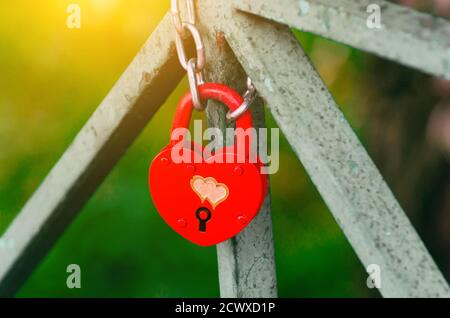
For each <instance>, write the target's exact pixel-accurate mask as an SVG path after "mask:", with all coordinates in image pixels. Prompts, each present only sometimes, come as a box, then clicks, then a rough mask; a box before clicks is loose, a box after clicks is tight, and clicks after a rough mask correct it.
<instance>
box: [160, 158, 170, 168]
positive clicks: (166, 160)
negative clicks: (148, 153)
mask: <svg viewBox="0 0 450 318" xmlns="http://www.w3.org/2000/svg"><path fill="white" fill-rule="evenodd" d="M160 161H161V163H162V164H163V165H165V166H167V165H168V164H169V159H167V158H166V157H162V158H161V159H160Z"/></svg>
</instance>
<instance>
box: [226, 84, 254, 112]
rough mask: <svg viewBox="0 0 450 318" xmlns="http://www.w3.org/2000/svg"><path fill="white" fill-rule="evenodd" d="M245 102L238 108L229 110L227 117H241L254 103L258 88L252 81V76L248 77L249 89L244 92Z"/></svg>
mask: <svg viewBox="0 0 450 318" xmlns="http://www.w3.org/2000/svg"><path fill="white" fill-rule="evenodd" d="M243 97H244V102H243V103H242V104H241V106H239V107H238V108H237V109H236V110H234V111H233V112H232V111H228V113H227V119H228V120H236V119H238V118H239V117H241V116H242V115H243V114H244V113H245V112H246V111H247V110H248V109H249V108H250V106H251V105H252V103H253V102H254V101H255V98H256V88H255V86H254V85H253V83H252V80H251V79H250V77H247V90H246V92H245V93H244V96H243Z"/></svg>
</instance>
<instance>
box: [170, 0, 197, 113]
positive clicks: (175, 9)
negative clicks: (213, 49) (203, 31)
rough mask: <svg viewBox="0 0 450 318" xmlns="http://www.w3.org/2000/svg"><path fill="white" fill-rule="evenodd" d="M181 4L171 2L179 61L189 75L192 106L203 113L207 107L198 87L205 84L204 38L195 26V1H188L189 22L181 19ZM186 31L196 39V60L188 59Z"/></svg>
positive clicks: (177, 1)
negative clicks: (185, 41) (203, 102)
mask: <svg viewBox="0 0 450 318" xmlns="http://www.w3.org/2000/svg"><path fill="white" fill-rule="evenodd" d="M179 2H180V1H179V0H172V2H171V13H172V20H173V25H174V26H175V29H176V31H177V32H176V35H175V44H176V47H177V53H178V59H179V60H180V64H181V66H182V67H183V68H184V69H185V70H186V71H187V73H188V79H189V87H190V90H191V95H192V104H193V106H194V108H195V109H197V110H198V111H203V110H205V106H204V105H203V104H202V102H201V99H200V94H199V92H198V85H201V84H202V83H203V75H202V71H203V68H204V67H205V51H204V49H203V41H202V37H201V35H200V32H199V31H198V29H197V26H196V25H195V22H196V16H195V7H194V0H186V6H187V12H188V21H183V19H182V17H181V11H180V6H179ZM186 31H188V32H189V33H190V34H191V35H192V38H193V39H194V43H195V49H196V51H197V57H195V58H191V59H188V58H187V57H186V50H185V48H184V43H183V38H184V37H185V36H186V35H187V32H186Z"/></svg>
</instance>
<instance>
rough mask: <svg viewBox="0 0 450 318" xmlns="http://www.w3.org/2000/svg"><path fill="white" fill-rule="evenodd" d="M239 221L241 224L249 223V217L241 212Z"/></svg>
mask: <svg viewBox="0 0 450 318" xmlns="http://www.w3.org/2000/svg"><path fill="white" fill-rule="evenodd" d="M237 221H238V223H239V224H242V225H244V224H246V223H247V217H246V216H245V215H244V214H239V215H238V217H237Z"/></svg>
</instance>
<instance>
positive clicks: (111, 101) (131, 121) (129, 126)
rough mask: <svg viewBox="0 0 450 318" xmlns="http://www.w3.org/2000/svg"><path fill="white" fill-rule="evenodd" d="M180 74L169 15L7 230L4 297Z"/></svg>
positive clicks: (2, 254)
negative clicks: (7, 247)
mask: <svg viewBox="0 0 450 318" xmlns="http://www.w3.org/2000/svg"><path fill="white" fill-rule="evenodd" d="M189 50H190V51H192V47H190V48H189ZM182 76H183V70H182V69H181V67H180V66H179V63H178V60H177V57H176V50H175V43H174V32H173V27H172V24H171V19H170V17H169V16H168V15H167V16H166V17H165V18H164V20H163V21H162V22H161V24H160V25H159V26H158V28H157V30H156V31H155V32H154V33H153V34H152V36H151V37H150V38H149V40H148V41H147V42H146V43H145V45H144V46H143V48H142V49H141V51H140V52H139V54H138V55H137V56H136V57H135V59H134V60H133V62H132V63H131V64H130V65H129V66H128V68H127V69H126V71H125V72H124V74H123V75H122V76H121V78H120V79H119V80H118V82H117V83H116V84H115V86H114V87H113V89H112V90H111V91H110V92H109V94H108V95H107V96H106V98H105V99H104V100H103V102H102V103H101V104H100V106H99V107H98V109H97V110H96V111H95V113H94V114H93V115H92V117H91V118H90V119H89V120H88V122H87V123H86V125H85V126H84V127H83V129H82V130H81V131H80V133H79V134H78V135H77V137H76V138H75V140H74V141H73V143H72V144H71V145H70V147H69V148H68V149H67V151H66V152H65V153H64V155H63V156H62V157H61V159H60V160H59V161H58V163H57V164H56V165H55V166H54V168H53V169H52V170H51V172H50V173H49V175H48V176H47V177H46V179H45V180H44V182H43V183H42V184H41V186H40V187H39V188H38V190H37V191H36V192H35V193H34V195H33V196H32V197H31V198H30V200H29V201H28V202H27V203H26V205H25V206H24V208H23V209H22V211H20V213H19V215H18V216H17V217H16V219H15V220H14V221H13V223H12V224H11V225H10V227H9V228H8V229H7V230H6V233H5V234H4V238H5V239H6V240H8V241H10V242H13V243H14V249H0V296H12V295H14V293H15V292H16V291H17V290H18V289H19V287H20V286H21V285H22V284H23V283H24V281H25V280H26V279H27V277H28V276H29V274H30V273H31V272H32V271H33V269H34V268H35V267H36V266H37V264H38V263H39V261H40V260H41V259H42V258H43V256H44V255H45V254H46V253H47V252H48V250H49V249H50V248H51V247H52V245H53V244H54V243H55V241H56V240H57V239H58V237H59V236H60V235H61V234H62V233H63V231H64V230H65V229H66V228H67V227H68V226H69V225H70V223H71V221H72V219H73V218H74V217H75V216H76V215H77V213H78V211H79V210H80V209H81V208H82V206H83V205H84V203H85V202H86V201H87V200H88V199H89V198H90V196H91V195H92V194H93V193H94V191H95V190H96V189H97V187H98V186H99V185H100V183H101V182H102V181H103V179H104V178H105V176H106V175H107V174H108V173H109V171H110V170H111V169H112V168H113V167H114V165H115V164H116V163H117V161H118V160H119V159H120V157H121V156H122V155H123V154H124V153H125V151H126V150H127V148H128V146H129V145H130V144H131V143H132V142H133V140H134V139H135V138H136V137H137V135H138V134H139V133H140V132H141V130H142V129H143V128H144V127H145V125H146V124H147V122H148V121H149V119H150V118H151V117H152V116H153V114H154V113H155V112H156V111H157V110H158V108H159V106H160V105H162V104H163V103H164V101H165V99H166V98H167V97H168V96H169V94H170V93H171V92H172V90H173V89H174V88H175V86H176V85H177V83H178V82H179V81H180V80H181V78H182Z"/></svg>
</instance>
